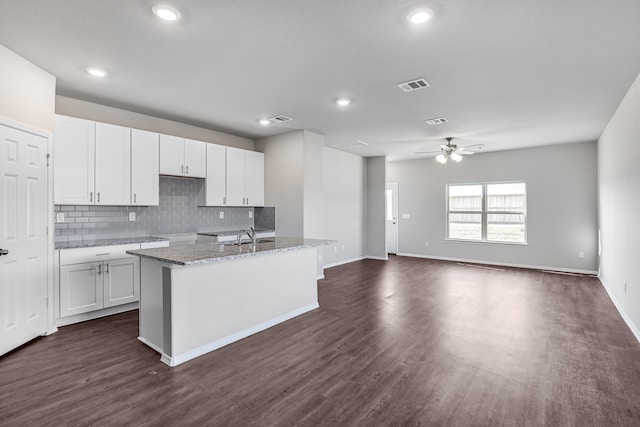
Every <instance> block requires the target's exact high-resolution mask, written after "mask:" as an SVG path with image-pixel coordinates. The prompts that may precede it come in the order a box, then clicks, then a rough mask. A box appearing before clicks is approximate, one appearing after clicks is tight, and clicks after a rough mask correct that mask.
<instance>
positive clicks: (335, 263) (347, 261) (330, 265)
mask: <svg viewBox="0 0 640 427" xmlns="http://www.w3.org/2000/svg"><path fill="white" fill-rule="evenodd" d="M363 259H364V257H363V256H361V257H357V258H351V259H346V260H344V261H338V262H334V263H331V264H327V265H325V266H324V268H325V269H326V268H331V267H337V266H339V265H344V264H349V263H352V262H356V261H362V260H363Z"/></svg>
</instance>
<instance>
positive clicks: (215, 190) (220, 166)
mask: <svg viewBox="0 0 640 427" xmlns="http://www.w3.org/2000/svg"><path fill="white" fill-rule="evenodd" d="M226 170H227V167H226V163H225V147H224V146H222V145H216V144H207V178H206V181H205V187H206V196H205V204H206V205H207V206H223V205H224V199H225V196H226V181H227V176H226V175H227V171H226Z"/></svg>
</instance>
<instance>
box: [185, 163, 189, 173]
mask: <svg viewBox="0 0 640 427" xmlns="http://www.w3.org/2000/svg"><path fill="white" fill-rule="evenodd" d="M186 174H187V175H189V165H187V172H186Z"/></svg>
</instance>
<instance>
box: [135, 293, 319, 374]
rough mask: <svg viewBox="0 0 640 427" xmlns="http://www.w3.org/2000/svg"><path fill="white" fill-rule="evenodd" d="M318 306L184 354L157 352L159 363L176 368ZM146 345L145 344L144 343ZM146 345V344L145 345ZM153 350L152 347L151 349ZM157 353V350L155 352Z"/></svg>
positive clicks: (284, 315) (280, 317) (292, 312)
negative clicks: (174, 354) (172, 354)
mask: <svg viewBox="0 0 640 427" xmlns="http://www.w3.org/2000/svg"><path fill="white" fill-rule="evenodd" d="M319 307H320V305H319V304H318V303H317V302H316V303H313V304H309V305H306V306H304V307H300V308H298V309H297V310H293V311H290V312H289V313H285V314H283V315H281V316H278V317H274V318H273V319H271V320H267V321H266V322H262V323H260V324H258V325H255V326H252V327H250V328H247V329H243V330H241V331H238V332H236V333H234V334H231V335H228V336H226V337H224V338H220V339H219V340H216V341H213V342H210V343H208V344H205V345H203V346H200V347H198V348H195V349H193V350H191V351H188V352H186V353H182V354H178V355H176V356H169V355H167V354H166V353H164V352H162V351H159V353H160V354H161V357H160V361H161V362H163V363H165V364H166V365H169V366H172V367H173V366H177V365H179V364H181V363H184V362H187V361H189V360H191V359H195V358H196V357H198V356H202V355H203V354H206V353H209V352H211V351H213V350H217V349H219V348H221V347H224V346H225V345H229V344H231V343H233V342H236V341H239V340H241V339H243V338H246V337H248V336H250V335H253V334H256V333H258V332H261V331H264V330H265V329H269V328H270V327H272V326H275V325H277V324H279V323H283V322H286V321H287V320H290V319H293V318H294V317H297V316H300V315H302V314H304V313H307V312H309V311H311V310H315V309H316V308H319ZM145 344H146V343H145ZM147 345H148V344H147ZM151 348H154V347H151ZM156 351H157V350H156Z"/></svg>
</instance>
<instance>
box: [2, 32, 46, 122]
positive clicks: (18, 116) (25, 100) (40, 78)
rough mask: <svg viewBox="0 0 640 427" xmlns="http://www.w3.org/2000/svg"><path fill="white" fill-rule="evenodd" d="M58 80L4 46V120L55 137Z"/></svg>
mask: <svg viewBox="0 0 640 427" xmlns="http://www.w3.org/2000/svg"><path fill="white" fill-rule="evenodd" d="M55 93H56V78H55V77H54V76H52V75H51V74H49V73H47V72H46V71H44V70H42V69H41V68H38V67H37V66H35V65H34V64H32V63H31V62H29V61H27V60H26V59H24V58H22V57H20V56H18V55H16V54H15V53H13V52H12V51H10V50H9V49H7V48H6V47H4V46H2V45H0V117H4V118H7V119H10V120H12V121H14V122H18V123H22V124H24V125H27V126H28V127H30V128H35V129H40V130H42V131H45V132H47V133H53V126H54V108H55Z"/></svg>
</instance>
